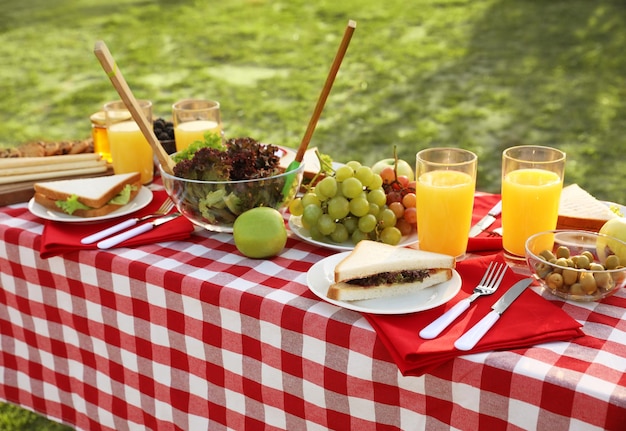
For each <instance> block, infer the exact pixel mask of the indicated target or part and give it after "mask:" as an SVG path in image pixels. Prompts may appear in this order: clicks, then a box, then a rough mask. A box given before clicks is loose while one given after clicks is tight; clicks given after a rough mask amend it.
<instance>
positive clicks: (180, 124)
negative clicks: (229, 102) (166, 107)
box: [172, 99, 222, 151]
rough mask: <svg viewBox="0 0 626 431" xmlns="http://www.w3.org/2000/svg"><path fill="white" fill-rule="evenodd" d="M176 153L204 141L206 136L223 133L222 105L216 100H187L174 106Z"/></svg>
mask: <svg viewBox="0 0 626 431" xmlns="http://www.w3.org/2000/svg"><path fill="white" fill-rule="evenodd" d="M172 118H173V120H174V121H173V123H174V138H175V139H176V151H181V150H184V149H185V148H187V147H188V146H189V144H191V143H192V142H194V141H204V134H205V133H207V132H212V133H215V134H217V135H221V133H222V121H221V119H220V104H219V102H216V101H214V100H204V99H185V100H180V101H178V102H176V103H174V104H173V105H172Z"/></svg>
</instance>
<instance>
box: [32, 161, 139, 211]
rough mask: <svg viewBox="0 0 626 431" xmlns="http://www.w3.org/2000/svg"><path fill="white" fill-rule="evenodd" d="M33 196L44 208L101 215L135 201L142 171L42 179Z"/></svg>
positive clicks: (37, 184) (36, 184) (34, 186)
mask: <svg viewBox="0 0 626 431" xmlns="http://www.w3.org/2000/svg"><path fill="white" fill-rule="evenodd" d="M33 188H34V189H35V195H34V200H35V202H37V203H38V204H40V205H42V206H44V207H45V208H47V209H49V210H52V211H56V212H59V213H63V214H66V215H73V216H78V217H101V216H105V215H107V214H109V213H111V212H113V211H115V210H116V209H118V208H120V207H122V206H124V205H126V204H128V203H129V202H130V201H132V200H133V199H134V198H135V196H137V193H139V190H140V189H141V174H140V173H139V172H132V173H128V174H116V175H108V176H103V177H95V178H80V179H72V180H58V181H47V182H39V183H35V184H34V185H33Z"/></svg>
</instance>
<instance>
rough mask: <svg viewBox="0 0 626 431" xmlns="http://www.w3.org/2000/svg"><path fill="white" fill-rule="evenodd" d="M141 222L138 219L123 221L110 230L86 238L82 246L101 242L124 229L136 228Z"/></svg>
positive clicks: (82, 240) (82, 241)
mask: <svg viewBox="0 0 626 431" xmlns="http://www.w3.org/2000/svg"><path fill="white" fill-rule="evenodd" d="M137 222H139V219H138V218H131V219H128V220H126V221H123V222H122V223H120V224H116V225H115V226H111V227H110V228H108V229H104V230H101V231H100V232H96V233H94V234H92V235H89V236H86V237H84V238H83V239H81V240H80V242H81V244H93V243H94V242H97V241H100V240H101V239H103V238H106V237H107V236H111V235H113V234H114V233H118V232H120V231H122V230H124V229H128V228H129V227H132V226H135V225H136V224H137Z"/></svg>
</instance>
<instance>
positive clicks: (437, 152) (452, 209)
mask: <svg viewBox="0 0 626 431" xmlns="http://www.w3.org/2000/svg"><path fill="white" fill-rule="evenodd" d="M477 165H478V158H477V157H476V154H474V153H472V152H471V151H467V150H463V149H460V148H429V149H426V150H422V151H420V152H419V153H417V156H416V169H415V174H416V178H417V181H416V185H415V195H416V199H417V204H416V207H417V236H418V240H419V248H420V250H427V251H433V252H437V253H443V254H447V255H450V256H455V257H456V258H457V259H462V258H463V257H464V255H465V252H466V249H467V241H468V237H469V230H470V225H471V223H472V210H473V207H474V191H475V189H476V170H477Z"/></svg>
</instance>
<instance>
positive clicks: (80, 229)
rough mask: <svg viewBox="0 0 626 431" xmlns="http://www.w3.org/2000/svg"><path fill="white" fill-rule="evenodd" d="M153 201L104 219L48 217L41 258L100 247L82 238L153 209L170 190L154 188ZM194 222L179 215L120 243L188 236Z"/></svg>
mask: <svg viewBox="0 0 626 431" xmlns="http://www.w3.org/2000/svg"><path fill="white" fill-rule="evenodd" d="M152 193H153V198H152V202H150V203H149V204H148V205H147V206H146V207H144V208H142V209H141V210H139V211H137V212H135V213H133V214H130V215H128V216H126V217H123V218H115V219H110V220H106V221H103V222H94V223H63V222H56V221H50V220H46V223H45V225H44V229H43V233H42V236H41V246H40V248H39V252H40V254H41V257H42V258H48V257H50V256H56V255H59V254H64V253H68V252H70V251H76V250H93V249H97V246H96V243H94V244H81V243H80V240H81V239H82V238H83V237H85V236H87V235H91V234H92V233H95V232H98V231H101V230H103V229H106V228H108V227H110V226H113V225H115V224H117V223H120V222H122V221H124V220H126V219H127V218H130V217H141V216H144V215H147V214H152V213H154V212H155V211H156V210H157V209H158V208H159V207H160V206H161V204H162V203H163V201H165V199H167V193H166V192H165V191H163V190H159V191H153V192H152ZM193 229H194V227H193V224H192V223H191V222H190V221H189V220H187V219H186V218H185V217H178V218H176V219H174V220H172V221H169V222H167V225H163V226H162V227H157V228H156V229H152V230H151V231H149V232H146V233H143V234H141V235H138V236H136V237H134V238H131V239H128V240H126V241H124V242H122V243H121V244H119V245H118V246H117V247H133V246H137V245H142V244H151V243H155V242H160V241H175V240H179V239H185V238H188V237H189V235H191V232H193Z"/></svg>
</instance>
